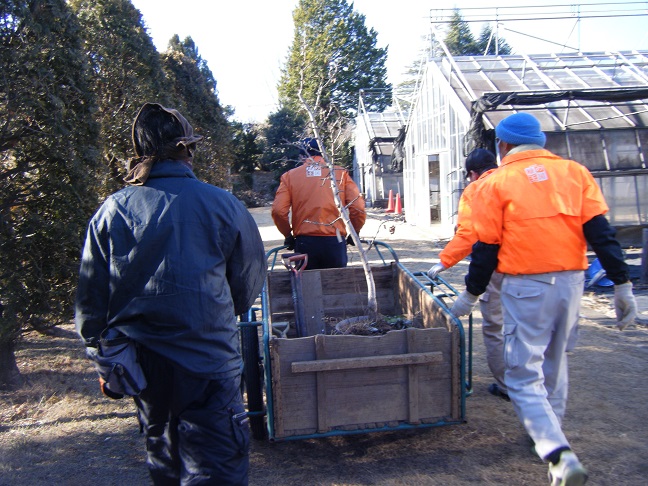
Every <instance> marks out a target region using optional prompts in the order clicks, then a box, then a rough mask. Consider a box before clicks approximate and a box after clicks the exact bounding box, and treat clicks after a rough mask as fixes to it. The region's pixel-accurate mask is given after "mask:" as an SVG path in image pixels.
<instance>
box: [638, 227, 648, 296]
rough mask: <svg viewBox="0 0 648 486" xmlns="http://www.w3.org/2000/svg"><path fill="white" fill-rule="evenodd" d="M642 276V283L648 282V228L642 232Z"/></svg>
mask: <svg viewBox="0 0 648 486" xmlns="http://www.w3.org/2000/svg"><path fill="white" fill-rule="evenodd" d="M641 248H642V252H641V278H640V280H639V281H640V282H641V283H642V284H648V229H646V228H644V229H643V230H642V232H641Z"/></svg>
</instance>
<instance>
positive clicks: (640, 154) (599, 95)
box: [402, 51, 648, 245]
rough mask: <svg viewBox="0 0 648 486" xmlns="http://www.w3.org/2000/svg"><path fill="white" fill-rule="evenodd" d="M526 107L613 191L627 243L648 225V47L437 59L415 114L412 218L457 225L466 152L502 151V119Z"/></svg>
mask: <svg viewBox="0 0 648 486" xmlns="http://www.w3.org/2000/svg"><path fill="white" fill-rule="evenodd" d="M517 111H527V112H530V113H532V114H533V115H535V116H536V117H537V118H538V120H539V121H540V123H541V126H542V129H543V131H544V132H545V133H546V135H547V145H546V148H547V149H548V150H550V151H552V152H554V153H556V154H558V155H560V156H562V157H565V158H570V159H573V160H576V161H578V162H581V163H582V164H584V165H585V166H586V167H588V169H589V170H590V171H591V172H592V174H593V175H594V177H595V178H596V180H597V181H598V183H599V185H600V187H601V189H602V190H603V193H604V195H605V197H606V200H607V202H608V205H609V206H610V212H609V213H608V215H607V217H608V219H609V220H610V222H611V223H612V224H613V225H614V226H615V227H617V229H618V230H619V232H620V235H623V236H624V238H625V239H626V244H637V241H636V240H637V238H638V243H639V245H640V243H641V231H640V229H641V228H642V227H648V168H647V163H648V162H647V159H648V51H631V52H606V53H580V54H573V53H570V54H545V55H507V56H502V55H500V56H494V55H490V56H464V57H453V56H449V55H448V56H445V57H441V58H434V59H431V60H430V61H428V62H427V65H426V67H425V69H424V70H423V71H422V75H421V79H420V81H419V89H418V92H417V95H416V98H415V102H414V105H413V108H412V110H411V112H410V113H409V117H408V120H407V124H406V136H405V139H404V146H403V147H402V150H403V152H404V161H403V185H404V191H403V192H404V194H403V197H404V207H405V213H406V217H407V220H408V222H410V223H413V224H417V225H430V224H438V225H440V226H441V228H443V231H444V232H446V233H447V234H448V236H451V235H452V230H453V228H454V225H455V223H456V213H457V206H458V202H459V198H460V196H461V192H462V190H463V188H464V186H465V183H466V181H465V173H464V160H465V156H466V155H467V153H468V152H470V150H472V149H473V148H475V147H485V148H488V149H490V150H493V151H494V132H493V128H494V127H495V126H496V125H497V123H498V122H499V121H500V120H501V119H502V118H504V117H506V116H508V115H510V114H512V113H515V112H517Z"/></svg>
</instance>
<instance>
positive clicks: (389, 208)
mask: <svg viewBox="0 0 648 486" xmlns="http://www.w3.org/2000/svg"><path fill="white" fill-rule="evenodd" d="M386 212H388V213H393V212H394V192H393V191H392V190H391V189H390V190H389V201H388V203H387V211H386Z"/></svg>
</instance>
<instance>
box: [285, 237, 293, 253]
mask: <svg viewBox="0 0 648 486" xmlns="http://www.w3.org/2000/svg"><path fill="white" fill-rule="evenodd" d="M284 246H285V247H286V249H288V250H294V249H295V237H294V236H293V235H288V236H286V239H285V240H284Z"/></svg>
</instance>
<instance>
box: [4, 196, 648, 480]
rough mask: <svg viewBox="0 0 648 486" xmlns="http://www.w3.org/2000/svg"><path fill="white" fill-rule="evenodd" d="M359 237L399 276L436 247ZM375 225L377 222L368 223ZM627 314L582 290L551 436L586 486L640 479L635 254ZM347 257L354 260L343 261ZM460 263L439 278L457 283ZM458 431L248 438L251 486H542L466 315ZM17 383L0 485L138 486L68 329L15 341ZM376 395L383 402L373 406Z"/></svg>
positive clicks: (604, 292)
mask: <svg viewBox="0 0 648 486" xmlns="http://www.w3.org/2000/svg"><path fill="white" fill-rule="evenodd" d="M251 212H252V213H253V215H254V216H255V218H256V219H257V222H258V223H259V226H260V229H261V233H262V236H263V238H264V242H265V244H266V248H267V249H269V248H273V247H276V246H279V245H280V244H281V243H282V240H283V238H282V237H281V236H280V235H278V233H277V232H276V229H274V227H273V225H272V223H271V221H270V219H269V210H268V208H257V209H252V210H251ZM371 217H372V219H370V220H369V222H368V223H367V226H366V227H365V229H364V230H363V232H362V236H364V237H367V238H370V237H375V236H377V239H379V240H382V241H385V242H387V243H388V244H389V245H391V246H392V247H393V248H394V250H395V251H396V253H397V254H398V255H399V258H400V260H401V262H402V263H403V264H404V265H405V266H406V267H407V268H408V269H410V270H412V271H423V270H427V269H428V268H429V267H430V266H431V265H432V264H433V263H435V262H436V261H438V260H437V256H438V252H439V251H440V249H441V248H443V246H444V244H445V243H446V241H445V240H440V239H439V238H438V237H436V236H435V233H434V229H430V230H421V229H419V228H415V227H412V226H410V225H408V224H406V223H404V222H403V221H402V217H400V218H399V217H393V216H391V217H388V216H386V215H385V214H384V213H380V212H374V213H372V214H371ZM381 218H382V219H384V220H382V219H381ZM390 228H393V234H391V233H390ZM627 254H628V261H629V263H630V264H631V265H632V269H633V277H635V278H634V281H635V286H636V295H637V296H638V301H639V305H640V310H641V312H642V315H641V319H640V320H639V322H638V323H637V325H634V326H632V327H630V328H628V329H627V330H626V331H624V332H619V331H618V330H616V329H615V327H614V320H613V311H612V308H611V300H610V299H611V296H612V292H611V290H610V289H609V288H598V287H597V288H594V289H593V290H591V291H586V294H585V296H584V298H583V308H582V319H581V335H580V345H579V346H578V347H577V349H576V350H575V351H574V352H573V353H572V355H571V356H570V395H569V406H568V411H567V416H566V419H565V423H564V430H565V432H566V435H567V437H568V438H569V439H570V441H571V442H572V446H573V448H574V449H575V451H576V452H577V453H578V455H579V457H580V458H581V460H582V462H583V463H584V465H585V466H586V467H587V468H588V469H589V472H590V482H589V483H588V484H592V485H636V486H639V485H645V484H647V482H648V440H647V439H646V438H647V437H648V406H646V403H648V388H647V387H645V386H643V379H644V378H645V376H646V373H647V372H648V289H646V287H642V286H639V285H637V284H638V280H637V278H638V276H639V274H638V272H639V265H640V263H641V261H640V259H641V250H640V249H638V250H628V252H627ZM351 256H352V258H351V260H352V262H354V263H357V257H354V256H353V255H351ZM466 268H467V265H466V263H464V262H462V263H460V264H459V265H457V266H456V267H455V268H453V269H450V270H448V271H447V272H445V273H444V274H443V276H444V277H445V278H446V280H448V281H449V282H450V283H451V284H452V285H453V286H455V288H457V290H461V289H462V288H463V285H462V282H463V275H464V274H465V271H466ZM474 322H475V326H474V331H473V334H474V350H473V385H474V392H473V394H472V396H470V397H469V398H468V399H467V404H466V423H465V424H461V425H452V426H444V427H436V428H425V429H416V430H411V431H398V432H380V433H372V434H360V435H350V436H342V437H331V438H324V439H311V440H301V441H290V442H279V443H271V442H268V441H261V442H259V441H253V444H252V448H251V461H250V462H251V465H250V484H251V485H322V486H325V485H331V486H333V485H349V486H351V485H412V486H418V485H468V484H485V485H488V484H493V485H494V484H498V485H499V484H507V485H544V484H547V480H546V465H545V464H543V463H542V461H540V460H539V459H538V458H537V457H535V456H534V455H532V453H531V451H530V443H529V441H528V439H527V436H526V434H525V432H524V430H523V428H522V426H521V424H520V423H519V421H518V419H517V417H516V416H515V414H514V412H513V408H512V406H511V404H510V403H508V402H505V401H503V400H502V399H499V398H496V397H494V396H492V395H490V394H489V393H488V392H487V390H486V389H487V387H488V385H489V384H490V383H491V382H492V379H491V377H490V375H489V372H488V368H487V366H486V362H485V358H484V348H483V344H482V339H481V327H480V323H481V319H480V316H479V313H478V312H476V313H475V318H474ZM17 358H18V365H19V367H20V370H21V373H22V376H23V378H24V380H25V384H24V386H22V387H21V388H19V389H15V390H11V391H2V392H0V486H8V485H23V484H30V485H36V486H38V485H43V486H44V485H83V484H93V485H95V486H104V485H105V486H109V485H117V484H120V485H129V486H130V485H146V484H149V479H148V474H147V470H146V465H145V463H144V461H145V455H144V439H143V437H142V436H140V434H139V430H138V425H137V420H136V418H135V408H134V405H133V404H132V402H131V401H129V400H119V401H113V400H109V399H107V398H104V397H103V396H102V395H101V394H100V393H99V390H98V387H97V384H96V383H97V382H96V376H95V373H94V371H93V368H92V365H91V364H90V362H89V361H87V360H86V359H85V358H84V356H83V350H82V347H81V344H80V341H79V340H78V338H77V336H76V334H75V333H74V328H73V325H72V323H70V324H68V325H65V326H61V327H58V328H55V329H53V330H52V333H51V334H50V335H42V334H38V333H35V332H32V333H29V334H26V335H25V336H24V338H23V339H22V341H21V342H20V345H19V349H18V352H17ZM386 399H388V398H386Z"/></svg>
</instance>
